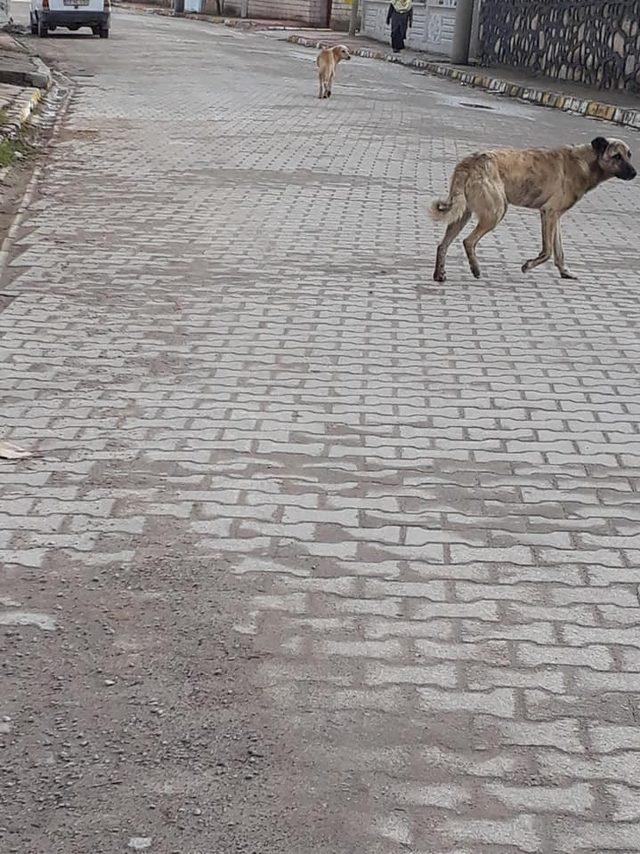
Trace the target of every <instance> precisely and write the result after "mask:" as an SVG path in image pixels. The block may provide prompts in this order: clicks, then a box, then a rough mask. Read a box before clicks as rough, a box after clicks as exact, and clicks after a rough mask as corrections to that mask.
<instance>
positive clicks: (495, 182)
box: [431, 136, 636, 282]
mask: <svg viewBox="0 0 640 854" xmlns="http://www.w3.org/2000/svg"><path fill="white" fill-rule="evenodd" d="M630 161H631V151H630V149H629V146H628V145H627V144H626V143H625V142H623V141H622V140H621V139H605V138H604V137H602V136H599V137H597V138H596V139H594V140H593V141H592V142H591V143H587V144H586V145H565V146H563V147H562V148H552V149H546V148H526V149H515V148H504V149H498V150H496V151H485V152H478V153H477V154H472V155H471V156H470V157H465V159H464V160H461V161H460V163H458V165H457V166H456V168H455V169H454V171H453V176H452V178H451V187H450V190H449V198H447V199H439V200H438V201H435V202H434V203H433V205H432V206H431V216H432V217H433V218H434V219H436V220H441V221H444V222H446V223H447V230H446V232H445V235H444V237H443V239H442V243H440V245H439V246H438V254H437V256H436V268H435V271H434V273H433V278H434V280H435V281H436V282H444V281H445V280H446V274H445V268H444V262H445V258H446V255H447V249H448V248H449V246H450V245H451V243H452V242H453V241H454V240H455V239H456V237H457V236H458V235H459V234H460V232H461V231H462V229H463V228H464V227H465V225H466V224H467V223H468V222H469V220H470V219H471V214H475V215H476V217H477V219H478V223H477V225H476V227H475V228H474V230H473V231H472V232H471V234H470V235H469V236H468V237H466V238H465V239H464V240H463V241H462V243H463V245H464V249H465V252H466V253H467V258H468V259H469V266H470V267H471V272H472V273H473V275H474V276H475V277H476V279H478V278H480V265H479V264H478V259H477V257H476V246H477V244H478V241H479V240H480V239H481V238H482V237H484V235H485V234H488V233H489V232H490V231H493V229H494V228H495V227H496V226H497V225H498V223H499V222H500V221H501V220H502V218H503V217H504V215H505V214H506V212H507V208H508V206H509V205H517V206H518V207H521V208H533V209H534V210H539V211H540V217H541V220H542V249H541V250H540V253H539V255H537V256H536V257H535V258H531V259H530V260H529V261H526V262H525V263H524V264H523V265H522V272H523V273H527V272H528V271H529V270H532V269H533V268H534V267H538V266H539V265H540V264H544V263H545V261H548V260H549V258H551V254H552V253H553V260H554V263H555V265H556V267H557V268H558V271H559V272H560V275H561V276H562V278H563V279H575V278H576V277H575V276H574V275H572V274H571V273H570V272H569V270H567V268H566V267H565V265H564V252H563V249H562V237H561V234H560V217H561V216H562V214H563V213H565V212H566V211H568V210H569V208H572V207H573V206H574V205H575V203H576V202H578V201H580V199H581V198H582V197H583V196H584V195H585V193H588V192H589V190H593V189H594V187H597V186H598V184H602V182H603V181H608V180H609V178H622V180H623V181H631V180H632V179H633V178H635V177H636V170H635V169H634V168H633V166H632V165H631V162H630Z"/></svg>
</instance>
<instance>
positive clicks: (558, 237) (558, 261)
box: [553, 222, 578, 279]
mask: <svg viewBox="0 0 640 854" xmlns="http://www.w3.org/2000/svg"><path fill="white" fill-rule="evenodd" d="M553 261H554V264H555V265H556V267H557V268H558V270H559V271H560V277H561V278H563V279H577V278H578V277H577V276H574V275H573V273H572V272H571V271H570V270H567V268H566V267H565V266H564V249H563V248H562V232H561V231H560V222H558V224H557V225H556V234H555V238H554V241H553Z"/></svg>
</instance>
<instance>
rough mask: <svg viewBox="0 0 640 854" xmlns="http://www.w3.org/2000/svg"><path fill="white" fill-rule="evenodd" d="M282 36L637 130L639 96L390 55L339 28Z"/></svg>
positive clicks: (408, 53) (410, 54)
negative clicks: (343, 47)
mask: <svg viewBox="0 0 640 854" xmlns="http://www.w3.org/2000/svg"><path fill="white" fill-rule="evenodd" d="M287 41H290V42H292V43H294V44H298V45H301V46H303V47H311V48H315V49H319V48H321V47H328V46H331V45H334V44H345V45H347V47H348V48H349V50H350V51H351V53H352V54H354V55H355V56H362V57H366V58H369V59H379V60H384V61H385V62H396V63H398V64H400V65H406V66H408V67H409V68H414V69H419V70H422V71H425V72H426V73H428V74H434V75H436V76H437V77H447V78H449V79H452V80H457V81H458V82H460V83H464V84H465V85H467V86H474V87H476V88H479V89H485V90H487V91H489V92H493V93H494V94H496V95H507V96H509V97H511V98H520V99H521V100H523V101H528V102H529V103H533V104H538V105H539V106H542V107H551V108H553V109H556V110H564V111H565V112H570V113H578V114H579V115H582V116H590V117H592V118H595V119H604V120H606V121H610V122H615V123H616V124H619V125H624V126H626V127H633V128H637V129H640V98H638V97H637V96H634V95H630V94H628V93H625V92H609V91H601V90H596V89H591V88H589V87H586V86H580V85H579V84H576V83H573V82H571V81H561V80H547V79H543V78H537V77H534V76H531V75H527V74H525V73H522V72H520V71H518V70H516V69H510V68H497V67H493V68H491V67H490V68H480V67H477V66H468V65H466V66H463V65H452V63H451V62H449V61H448V60H447V59H444V58H443V57H441V56H435V55H429V54H427V53H422V52H420V51H415V50H405V51H403V52H402V53H401V54H394V53H393V52H392V51H391V49H390V48H389V47H387V46H386V45H384V44H382V43H381V42H378V41H374V40H373V39H368V38H365V37H364V36H356V37H354V38H349V37H348V36H347V35H345V34H344V33H339V32H335V31H333V30H308V29H302V28H300V29H298V30H297V31H296V32H293V33H291V35H289V37H288V39H287Z"/></svg>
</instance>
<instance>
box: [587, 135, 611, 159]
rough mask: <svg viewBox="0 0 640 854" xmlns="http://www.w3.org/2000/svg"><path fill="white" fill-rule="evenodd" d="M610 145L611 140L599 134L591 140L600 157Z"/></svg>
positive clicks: (592, 146)
mask: <svg viewBox="0 0 640 854" xmlns="http://www.w3.org/2000/svg"><path fill="white" fill-rule="evenodd" d="M608 147H609V140H608V139H605V138H604V137H603V136H597V137H596V138H595V139H593V140H592V141H591V148H593V150H594V151H595V153H596V154H597V155H598V157H602V155H603V154H604V153H605V151H606V150H607V148H608Z"/></svg>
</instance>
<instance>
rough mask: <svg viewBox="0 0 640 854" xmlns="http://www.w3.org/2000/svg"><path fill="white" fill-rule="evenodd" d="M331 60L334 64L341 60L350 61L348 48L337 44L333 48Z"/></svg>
mask: <svg viewBox="0 0 640 854" xmlns="http://www.w3.org/2000/svg"><path fill="white" fill-rule="evenodd" d="M333 58H334V59H335V61H336V62H340V60H341V59H351V54H350V53H349V48H347V47H345V46H344V45H343V44H337V45H336V46H335V47H334V48H333Z"/></svg>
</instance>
